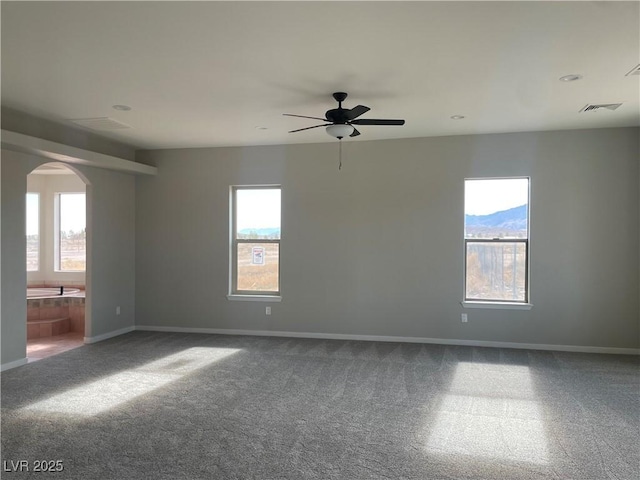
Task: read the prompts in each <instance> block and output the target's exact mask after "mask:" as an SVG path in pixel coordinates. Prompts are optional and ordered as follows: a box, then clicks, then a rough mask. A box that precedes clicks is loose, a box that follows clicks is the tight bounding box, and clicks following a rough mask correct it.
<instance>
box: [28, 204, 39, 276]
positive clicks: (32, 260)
mask: <svg viewBox="0 0 640 480" xmlns="http://www.w3.org/2000/svg"><path fill="white" fill-rule="evenodd" d="M39 269H40V194H38V193H27V272H37V271H38V270H39Z"/></svg>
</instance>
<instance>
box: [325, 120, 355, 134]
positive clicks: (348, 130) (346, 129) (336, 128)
mask: <svg viewBox="0 0 640 480" xmlns="http://www.w3.org/2000/svg"><path fill="white" fill-rule="evenodd" d="M353 130H354V128H353V126H351V125H348V124H346V123H339V124H336V125H329V126H328V127H327V133H328V134H329V135H331V136H332V137H336V138H343V137H348V136H349V135H351V134H352V133H353Z"/></svg>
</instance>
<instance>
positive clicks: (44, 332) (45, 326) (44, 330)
mask: <svg viewBox="0 0 640 480" xmlns="http://www.w3.org/2000/svg"><path fill="white" fill-rule="evenodd" d="M51 336H53V327H52V326H51V324H50V323H41V324H40V337H51Z"/></svg>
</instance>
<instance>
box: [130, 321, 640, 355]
mask: <svg viewBox="0 0 640 480" xmlns="http://www.w3.org/2000/svg"><path fill="white" fill-rule="evenodd" d="M135 329H136V330H141V331H149V332H175V333H209V334H217V335H249V336H258V337H294V338H321V339H325V340H359V341H368V342H404V343H434V344H439V345H461V346H468V347H496V348H518V349H524V350H552V351H557V352H582V353H613V354H618V355H640V348H618V347H594V346H582V345H545V344H539V343H514V342H492V341H484V340H456V339H449V338H426V337H394V336H383V335H352V334H341V333H311V332H282V331H272V330H235V329H226V328H185V327H156V326H152V325H136V327H135Z"/></svg>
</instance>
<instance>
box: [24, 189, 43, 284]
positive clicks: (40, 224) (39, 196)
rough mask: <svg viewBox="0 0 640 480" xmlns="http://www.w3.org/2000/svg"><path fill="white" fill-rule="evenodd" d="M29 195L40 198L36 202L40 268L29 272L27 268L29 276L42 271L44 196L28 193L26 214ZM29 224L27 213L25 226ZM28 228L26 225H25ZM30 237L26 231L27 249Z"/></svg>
mask: <svg viewBox="0 0 640 480" xmlns="http://www.w3.org/2000/svg"><path fill="white" fill-rule="evenodd" d="M29 195H35V196H36V197H38V201H37V202H36V204H37V205H38V212H37V213H38V221H37V225H38V256H37V257H38V268H36V269H35V270H29V269H28V268H27V274H29V273H36V272H40V271H41V270H42V228H41V227H42V204H41V198H42V196H41V195H40V192H29V191H27V195H26V196H25V212H26V210H27V209H26V201H27V196H29ZM26 223H27V218H26V213H25V224H26ZM25 226H26V225H25ZM27 236H28V235H26V231H25V247H26V243H27V239H26V237H27ZM25 253H26V248H25Z"/></svg>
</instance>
